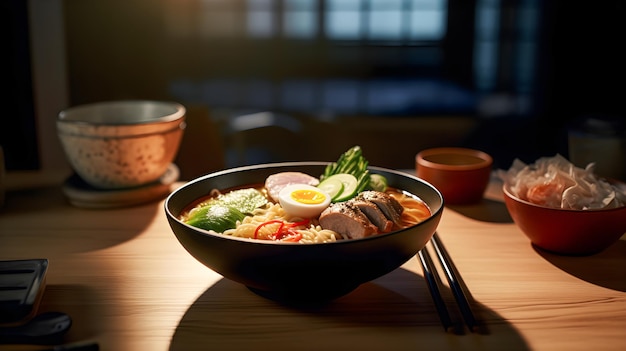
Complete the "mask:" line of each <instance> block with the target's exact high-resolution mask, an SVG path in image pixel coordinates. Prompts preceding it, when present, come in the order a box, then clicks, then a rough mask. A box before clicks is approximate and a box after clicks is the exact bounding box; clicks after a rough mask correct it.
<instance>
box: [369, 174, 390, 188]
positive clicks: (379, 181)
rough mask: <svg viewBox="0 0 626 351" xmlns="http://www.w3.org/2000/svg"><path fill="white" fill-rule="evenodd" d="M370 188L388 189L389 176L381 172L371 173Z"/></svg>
mask: <svg viewBox="0 0 626 351" xmlns="http://www.w3.org/2000/svg"><path fill="white" fill-rule="evenodd" d="M369 187H370V189H372V190H376V191H385V190H387V178H385V177H384V176H383V175H381V174H376V173H375V174H370V185H369Z"/></svg>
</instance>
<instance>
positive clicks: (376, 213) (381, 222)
mask: <svg viewBox="0 0 626 351" xmlns="http://www.w3.org/2000/svg"><path fill="white" fill-rule="evenodd" d="M348 202H350V203H352V204H353V205H355V206H356V207H358V208H359V210H361V212H363V213H364V214H365V216H367V218H368V219H369V220H370V222H372V223H373V224H374V225H375V226H376V227H378V231H379V232H381V233H387V232H390V231H391V229H393V222H392V221H391V220H389V218H387V217H386V216H385V214H384V213H383V212H382V211H381V210H380V208H378V206H376V204H375V203H373V202H371V201H367V200H364V199H359V198H354V199H352V200H349V201H348Z"/></svg>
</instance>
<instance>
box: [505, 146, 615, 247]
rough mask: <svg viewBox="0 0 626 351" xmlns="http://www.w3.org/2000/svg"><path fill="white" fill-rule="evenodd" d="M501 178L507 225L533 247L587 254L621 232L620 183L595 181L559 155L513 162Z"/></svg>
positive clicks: (590, 170) (608, 243)
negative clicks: (514, 226)
mask: <svg viewBox="0 0 626 351" xmlns="http://www.w3.org/2000/svg"><path fill="white" fill-rule="evenodd" d="M501 177H502V178H503V180H504V185H503V193H504V202H505V205H506V207H507V209H508V211H509V214H510V215H511V218H512V219H513V221H514V222H515V223H516V224H517V226H518V227H519V228H520V229H521V231H522V232H523V233H524V234H525V235H526V236H527V237H528V238H529V239H530V241H531V243H532V244H534V245H535V246H536V247H539V248H541V249H543V250H547V251H550V252H553V253H556V254H562V255H575V256H584V255H593V254H596V253H599V252H601V251H603V250H605V249H607V248H608V247H610V246H612V245H613V244H615V243H616V242H617V241H618V240H619V239H620V238H621V237H622V235H624V234H625V233H626V221H625V220H624V218H626V184H624V183H622V182H619V181H615V180H607V179H603V178H601V177H598V176H597V175H596V174H595V172H594V169H593V164H590V165H589V166H588V167H587V168H584V169H583V168H579V167H576V166H574V165H573V164H571V163H570V162H569V161H568V160H567V159H565V158H563V157H562V156H560V155H557V156H555V157H545V158H541V159H538V160H537V161H536V162H535V163H533V164H530V165H526V164H524V163H522V162H520V161H519V160H516V161H515V162H514V164H513V166H512V167H511V169H509V170H508V171H507V172H506V174H502V176H501Z"/></svg>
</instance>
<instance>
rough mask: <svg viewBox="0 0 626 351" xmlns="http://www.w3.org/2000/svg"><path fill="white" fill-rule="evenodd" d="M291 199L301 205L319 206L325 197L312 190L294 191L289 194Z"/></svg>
mask: <svg viewBox="0 0 626 351" xmlns="http://www.w3.org/2000/svg"><path fill="white" fill-rule="evenodd" d="M291 198H292V199H293V200H294V201H297V202H299V203H301V204H321V203H322V202H324V200H325V199H326V196H325V195H324V194H322V193H320V192H318V191H314V190H295V191H292V192H291Z"/></svg>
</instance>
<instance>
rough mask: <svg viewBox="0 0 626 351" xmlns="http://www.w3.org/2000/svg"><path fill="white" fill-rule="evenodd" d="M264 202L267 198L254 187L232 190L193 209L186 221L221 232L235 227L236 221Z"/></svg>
mask: <svg viewBox="0 0 626 351" xmlns="http://www.w3.org/2000/svg"><path fill="white" fill-rule="evenodd" d="M266 203H267V198H266V197H265V196H264V195H263V194H262V193H261V192H260V191H258V190H256V189H254V188H248V189H239V190H233V191H231V192H228V193H226V194H224V195H220V196H218V197H217V198H215V199H211V200H209V201H207V202H205V203H204V204H202V205H200V207H198V208H196V209H194V210H193V211H192V212H191V213H190V215H189V218H187V220H186V223H187V224H189V225H192V226H194V227H198V228H202V229H206V230H214V231H216V232H218V233H223V232H224V231H225V230H226V229H233V228H235V226H236V224H237V221H241V220H243V219H244V217H245V216H246V214H250V213H252V211H253V210H254V209H255V208H258V207H261V206H263V205H265V204H266Z"/></svg>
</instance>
